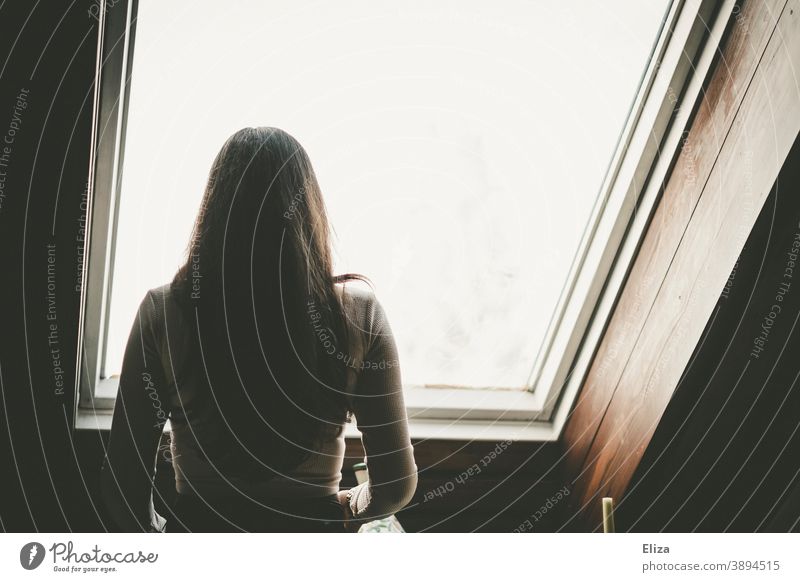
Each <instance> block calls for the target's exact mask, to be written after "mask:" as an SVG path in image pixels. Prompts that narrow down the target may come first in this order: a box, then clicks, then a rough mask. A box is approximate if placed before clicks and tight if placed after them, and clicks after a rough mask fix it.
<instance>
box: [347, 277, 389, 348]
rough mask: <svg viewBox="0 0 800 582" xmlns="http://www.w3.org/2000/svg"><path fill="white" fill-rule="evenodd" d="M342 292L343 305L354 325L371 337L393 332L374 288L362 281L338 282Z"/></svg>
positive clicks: (351, 323)
mask: <svg viewBox="0 0 800 582" xmlns="http://www.w3.org/2000/svg"><path fill="white" fill-rule="evenodd" d="M336 288H337V289H338V290H339V291H340V292H341V293H342V307H343V310H344V313H345V317H346V319H347V321H348V322H349V323H350V325H351V326H352V327H354V328H355V329H357V330H358V331H359V332H361V333H363V334H365V335H367V336H368V338H370V339H374V337H375V336H377V335H381V334H386V333H391V332H390V331H389V326H388V321H387V319H386V314H385V312H384V310H383V306H382V305H381V302H380V301H379V300H378V298H377V297H376V295H375V292H374V291H373V290H372V288H370V287H368V286H367V285H366V284H363V283H360V282H352V283H350V282H348V283H344V284H338V285H337V286H336Z"/></svg>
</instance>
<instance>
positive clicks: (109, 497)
mask: <svg viewBox="0 0 800 582" xmlns="http://www.w3.org/2000/svg"><path fill="white" fill-rule="evenodd" d="M339 288H340V290H341V292H342V293H346V294H347V299H348V301H345V302H344V304H345V306H346V309H347V312H346V316H347V320H348V325H349V327H350V337H351V338H352V340H351V343H352V344H353V345H351V346H350V355H352V357H353V360H354V361H353V362H352V363H350V365H349V367H348V369H349V372H348V373H349V378H348V384H347V390H348V393H349V394H350V399H351V405H352V410H353V411H354V415H355V418H356V423H357V426H358V429H359V431H360V432H361V439H362V442H363V445H364V450H365V452H366V458H365V461H366V463H367V466H368V469H369V476H370V479H369V481H367V482H365V483H362V484H361V485H358V486H356V487H355V488H353V489H352V490H351V494H350V499H351V510H352V511H353V514H354V515H355V516H356V517H358V518H362V519H371V518H375V517H380V516H384V515H389V514H391V513H394V512H396V511H398V510H399V509H401V508H402V507H404V506H405V505H406V504H407V503H408V502H409V501H410V499H411V497H412V495H413V494H414V491H415V489H416V484H417V468H416V465H415V463H414V455H413V448H412V446H411V441H410V439H409V435H408V422H407V417H406V410H405V405H404V402H403V393H402V385H401V380H400V369H399V367H398V360H397V348H396V346H395V342H394V338H393V336H392V331H391V328H390V327H389V323H388V321H387V320H386V316H385V314H384V312H383V309H382V307H381V305H380V303H379V302H378V301H377V299H375V296H374V295H373V294H372V293H371V292H369V291H365V290H362V289H358V288H356V287H354V286H352V285H350V286H346V287H344V288H342V287H339ZM185 329H186V324H185V323H184V322H183V320H182V317H181V314H180V310H179V309H178V308H177V304H175V303H174V301H173V299H172V297H171V296H170V287H169V285H165V286H163V287H159V288H157V289H153V290H151V291H149V292H148V293H147V295H146V296H145V298H144V300H143V301H142V303H141V305H140V307H139V311H138V314H137V317H136V321H135V322H134V325H133V329H132V330H131V335H130V338H129V341H128V346H127V349H126V351H125V359H124V363H123V370H122V374H121V376H120V388H119V393H118V396H117V404H116V407H115V410H114V421H113V425H112V429H111V438H110V441H109V446H108V450H107V456H106V462H105V464H104V467H103V479H102V485H103V494H104V498H105V501H106V505H107V506H108V508H109V510H110V512H111V514H112V516H114V517H115V519H116V521H117V522H119V523H120V525H121V526H122V527H124V528H125V529H132V528H135V529H140V530H141V529H145V530H147V529H151V530H152V529H155V530H162V529H163V525H164V520H163V518H161V517H160V516H158V515H157V514H155V512H154V510H153V505H152V479H153V475H154V462H153V459H154V458H155V456H156V453H157V450H156V449H157V448H158V442H159V439H160V436H161V428H160V425H162V424H163V421H164V420H165V419H166V417H167V416H170V417H171V426H172V439H171V442H172V445H171V451H169V453H168V454H169V455H170V456H171V458H172V462H173V466H174V468H175V476H176V488H177V491H178V492H179V493H189V494H197V495H200V496H202V497H214V496H217V495H224V494H225V493H231V492H235V491H239V492H241V493H243V494H246V495H250V496H257V497H262V496H263V497H276V498H303V497H321V496H325V495H330V494H335V493H336V492H337V491H338V490H339V481H340V479H341V468H342V462H343V458H344V448H345V446H344V436H343V434H340V435H339V436H338V437H336V438H331V439H330V440H329V441H328V442H325V443H323V446H322V447H321V448H320V450H319V451H315V453H314V454H312V455H311V457H309V458H308V459H307V460H306V461H305V462H303V463H302V464H301V465H300V466H298V467H297V468H296V469H294V470H293V471H291V472H289V473H286V474H283V475H281V476H278V477H276V478H273V479H271V480H269V481H266V482H265V483H254V482H244V481H242V480H231V479H229V478H225V477H223V476H222V475H221V474H220V473H219V472H218V471H216V470H215V468H214V466H213V465H212V464H211V463H210V462H209V461H208V460H207V459H205V457H204V456H203V455H202V454H201V452H200V451H199V449H198V444H197V441H196V440H195V438H194V434H195V431H197V430H202V427H201V426H190V425H189V424H188V423H186V422H185V421H184V420H182V417H183V415H181V414H179V412H180V410H181V407H182V406H186V405H187V403H188V402H191V399H192V386H177V385H176V382H175V377H174V374H173V373H172V355H173V354H174V350H176V349H179V347H178V346H179V345H180V340H181V335H180V334H181V333H182V332H183V330H185ZM176 412H178V414H175V413H176ZM193 418H197V415H196V414H195V415H194V416H193ZM162 454H167V453H166V452H164V451H162Z"/></svg>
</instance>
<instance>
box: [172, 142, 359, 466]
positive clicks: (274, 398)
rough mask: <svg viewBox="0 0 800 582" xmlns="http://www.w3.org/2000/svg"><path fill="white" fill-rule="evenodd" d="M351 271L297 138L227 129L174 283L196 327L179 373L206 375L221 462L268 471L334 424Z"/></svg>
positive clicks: (341, 390)
mask: <svg viewBox="0 0 800 582" xmlns="http://www.w3.org/2000/svg"><path fill="white" fill-rule="evenodd" d="M350 278H360V277H359V276H357V275H344V276H340V277H336V276H334V274H333V263H332V255H331V247H330V230H329V225H328V219H327V214H326V210H325V204H324V202H323V199H322V193H321V191H320V187H319V184H318V183H317V178H316V176H315V174H314V170H313V168H312V166H311V162H310V160H309V158H308V155H307V154H306V152H305V150H304V149H303V147H302V146H301V145H300V144H299V143H298V142H297V140H295V139H294V138H293V137H292V136H290V135H289V134H288V133H286V132H285V131H282V130H280V129H276V128H272V127H258V128H251V127H248V128H245V129H241V130H239V131H237V132H236V133H235V134H233V135H232V136H231V137H230V138H229V139H228V140H227V141H226V142H225V144H224V145H223V146H222V149H221V150H220V152H219V154H218V155H217V157H216V159H215V160H214V163H213V165H212V168H211V172H210V174H209V178H208V184H207V186H206V190H205V195H204V197H203V201H202V205H201V208H200V212H199V214H198V216H197V221H196V223H195V226H194V232H193V233H192V239H191V242H190V245H189V249H188V252H187V259H186V263H185V264H183V266H182V267H181V268H180V269H179V270H178V272H177V273H176V275H175V278H174V279H173V282H172V289H173V293H174V295H175V296H176V297H177V299H178V302H179V304H180V305H181V307H182V312H183V313H184V314H185V316H186V318H187V320H188V321H189V322H191V328H192V330H193V333H192V334H191V341H190V343H189V347H188V350H187V354H188V357H187V358H186V359H185V360H184V362H183V363H182V364H181V369H182V371H183V373H182V374H181V377H183V378H184V379H186V378H189V377H190V376H192V374H194V376H192V377H194V378H195V382H198V380H197V378H198V377H199V378H201V381H199V383H200V384H201V385H204V386H205V391H203V397H204V398H206V399H207V401H206V404H207V405H209V404H210V405H211V406H210V408H211V409H213V410H215V411H216V416H215V417H214V420H213V422H210V423H209V422H207V421H206V423H207V424H211V425H213V430H204V431H202V432H203V435H202V441H201V442H200V444H201V446H202V448H203V450H204V451H205V453H206V456H207V457H208V458H209V460H210V461H211V462H213V463H214V464H215V466H216V467H217V468H218V469H219V470H221V471H223V473H227V474H230V475H233V476H243V477H249V478H258V479H268V478H270V476H272V475H274V474H275V472H283V471H286V470H290V469H291V468H293V467H296V466H297V465H298V464H300V463H301V462H302V461H303V460H304V459H305V458H307V456H308V455H309V454H310V452H311V451H314V450H316V449H317V447H318V446H319V443H320V442H321V441H322V440H323V439H325V438H329V437H330V436H331V434H337V431H339V430H341V427H342V423H343V422H345V421H346V420H347V419H348V415H349V410H348V400H347V397H346V395H345V382H346V362H347V361H349V360H348V358H345V357H343V354H345V353H346V352H347V349H348V347H347V346H348V343H349V339H348V334H347V326H346V322H345V316H344V305H343V294H342V295H340V293H338V292H337V289H336V287H335V284H336V283H337V282H341V281H343V280H347V279H350ZM179 388H180V386H179ZM206 408H208V406H206ZM187 415H188V416H189V418H188V421H189V422H190V423H191V422H192V418H191V407H188V408H187ZM198 422H199V420H198ZM199 432H200V431H196V433H199Z"/></svg>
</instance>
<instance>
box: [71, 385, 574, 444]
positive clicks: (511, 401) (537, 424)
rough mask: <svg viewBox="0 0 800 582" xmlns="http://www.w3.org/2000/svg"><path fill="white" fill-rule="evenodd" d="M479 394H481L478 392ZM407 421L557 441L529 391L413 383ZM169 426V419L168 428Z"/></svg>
mask: <svg viewBox="0 0 800 582" xmlns="http://www.w3.org/2000/svg"><path fill="white" fill-rule="evenodd" d="M476 392H477V393H479V394H476ZM405 399H406V409H407V411H408V417H409V421H408V426H409V433H410V434H411V438H412V439H414V440H425V439H436V440H457V441H500V440H513V441H537V442H542V441H555V440H557V439H558V431H557V429H556V427H555V426H554V424H553V423H552V422H542V421H535V420H532V419H533V418H534V417H535V415H536V413H535V410H534V409H532V408H531V406H532V404H533V403H534V402H535V400H534V396H533V395H532V394H530V393H529V392H525V391H513V390H480V391H478V390H463V389H450V388H441V389H440V388H408V389H406V390H405ZM111 419H112V411H111V409H97V410H91V409H86V408H80V409H79V410H78V415H77V420H76V423H75V428H76V429H78V430H110V429H111ZM356 424H357V423H351V424H348V425H347V426H346V427H345V437H347V438H359V437H360V433H359V431H358V429H357V428H356ZM165 430H169V424H167V426H166V427H165Z"/></svg>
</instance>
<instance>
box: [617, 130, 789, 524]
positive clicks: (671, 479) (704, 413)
mask: <svg viewBox="0 0 800 582" xmlns="http://www.w3.org/2000/svg"><path fill="white" fill-rule="evenodd" d="M798 319H800V140H797V141H796V142H795V145H794V147H793V148H792V150H791V152H790V154H789V157H788V158H787V160H786V162H785V163H784V165H783V169H782V170H781V173H780V175H779V176H778V180H777V181H776V183H775V186H774V188H773V189H772V191H771V192H770V195H769V198H768V199H767V202H766V204H765V206H764V208H763V210H762V211H761V214H760V215H759V218H758V221H757V223H756V225H755V227H754V228H753V231H752V232H751V234H750V236H749V238H748V239H747V243H746V244H745V247H744V250H743V251H742V254H741V256H740V257H739V260H738V261H737V263H736V266H735V267H734V269H733V270H732V272H731V274H730V277H729V279H728V282H727V283H726V285H725V288H724V290H723V292H722V294H721V295H720V297H719V300H718V302H717V305H716V308H715V311H714V315H713V317H712V320H711V321H710V322H709V324H708V325H707V327H706V329H705V331H704V334H703V338H702V340H701V343H700V345H698V347H697V349H696V350H695V353H694V354H693V355H692V360H691V364H690V365H689V367H688V368H687V370H686V372H685V373H684V375H683V378H682V379H681V383H680V385H679V386H678V388H677V390H676V393H675V396H674V397H673V399H672V401H671V402H670V404H669V406H668V408H667V410H666V412H665V414H664V417H663V419H662V422H661V424H660V425H659V427H658V429H657V430H656V433H655V434H654V436H653V440H652V441H651V444H650V447H649V448H648V450H647V453H646V454H645V457H644V459H643V460H642V463H641V465H640V466H639V468H638V470H637V474H636V476H635V477H634V481H633V483H632V485H631V487H630V489H629V491H628V492H627V494H626V495H625V496H624V497H623V499H622V501H621V503H620V505H619V513H618V518H619V523H620V525H621V526H622V527H623V528H624V529H626V530H633V531H661V530H664V531H695V530H696V531H725V530H727V531H741V532H751V531H790V530H793V531H797V530H798V520H800V507H799V506H798V501H800V499H798V495H799V494H800V489H798V483H800V478H798V476H800V431H799V430H798V428H800V385H798V384H800V382H799V381H798V377H799V376H800V359H799V358H798V354H800V326H798Z"/></svg>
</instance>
